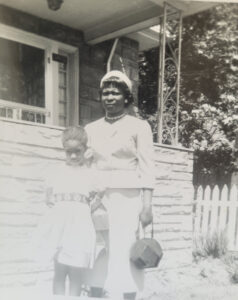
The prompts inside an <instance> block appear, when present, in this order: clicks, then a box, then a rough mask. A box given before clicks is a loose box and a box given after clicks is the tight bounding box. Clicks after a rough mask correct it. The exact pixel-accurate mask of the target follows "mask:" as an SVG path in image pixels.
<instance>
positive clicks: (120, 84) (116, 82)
mask: <svg viewBox="0 0 238 300" xmlns="http://www.w3.org/2000/svg"><path fill="white" fill-rule="evenodd" d="M110 85H113V86H114V87H116V88H118V89H121V90H122V92H123V94H124V97H125V99H127V101H128V102H127V103H125V107H128V106H130V105H131V104H132V103H133V102H134V97H133V95H132V93H131V92H130V90H129V88H128V86H127V84H126V83H125V82H124V81H123V80H121V79H120V78H118V77H116V76H115V77H114V76H112V77H109V78H107V79H105V80H104V81H103V82H102V85H101V88H100V98H101V97H102V91H103V89H104V88H107V87H109V86H110Z"/></svg>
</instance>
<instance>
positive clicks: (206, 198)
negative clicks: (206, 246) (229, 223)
mask: <svg viewBox="0 0 238 300" xmlns="http://www.w3.org/2000/svg"><path fill="white" fill-rule="evenodd" d="M210 199H211V188H210V186H209V185H208V186H206V188H205V191H204V197H203V201H202V206H203V213H202V232H203V233H205V232H206V231H207V227H208V225H209V215H210V206H209V204H210Z"/></svg>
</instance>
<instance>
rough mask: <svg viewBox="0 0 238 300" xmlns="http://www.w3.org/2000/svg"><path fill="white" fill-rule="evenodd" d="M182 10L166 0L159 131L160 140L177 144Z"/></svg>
mask: <svg viewBox="0 0 238 300" xmlns="http://www.w3.org/2000/svg"><path fill="white" fill-rule="evenodd" d="M181 40H182V11H181V10H179V9H177V8H175V7H173V6H171V5H170V4H168V3H166V2H165V3H164V12H163V15H162V17H161V23H160V53H159V77H158V103H157V105H158V106H157V107H158V127H157V128H158V131H157V142H158V143H160V144H168V145H177V144H178V119H179V90H180V64H181Z"/></svg>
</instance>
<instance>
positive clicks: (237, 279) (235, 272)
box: [224, 254, 238, 283]
mask: <svg viewBox="0 0 238 300" xmlns="http://www.w3.org/2000/svg"><path fill="white" fill-rule="evenodd" d="M224 262H225V264H226V265H227V270H228V272H229V274H230V279H231V282H233V283H238V258H237V257H235V256H234V255H232V254H229V255H226V256H225V257H224Z"/></svg>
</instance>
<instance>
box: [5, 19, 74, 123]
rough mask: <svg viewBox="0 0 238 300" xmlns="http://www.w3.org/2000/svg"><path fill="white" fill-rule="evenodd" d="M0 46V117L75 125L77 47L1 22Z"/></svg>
mask: <svg viewBox="0 0 238 300" xmlns="http://www.w3.org/2000/svg"><path fill="white" fill-rule="evenodd" d="M0 49H1V51H0V117H2V118H8V119H15V120H23V121H27V122H35V123H41V124H52V125H58V126H63V127H65V126H68V125H72V124H78V53H77V48H75V47H71V46H69V45H65V44H62V43H58V42H55V41H52V40H49V39H46V38H43V37H40V36H36V35H33V34H30V33H28V32H24V31H21V30H17V29H15V28H11V27H9V26H5V25H1V29H0ZM69 83H70V85H69Z"/></svg>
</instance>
